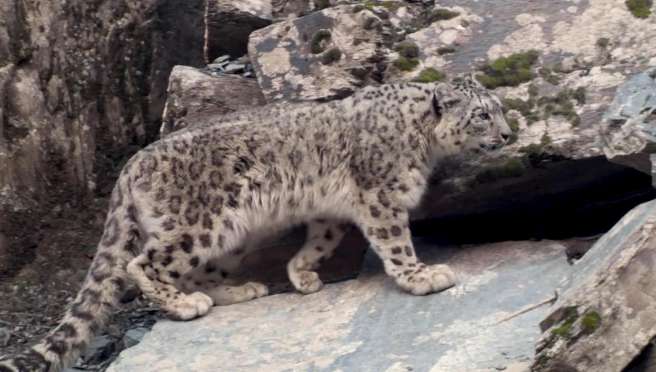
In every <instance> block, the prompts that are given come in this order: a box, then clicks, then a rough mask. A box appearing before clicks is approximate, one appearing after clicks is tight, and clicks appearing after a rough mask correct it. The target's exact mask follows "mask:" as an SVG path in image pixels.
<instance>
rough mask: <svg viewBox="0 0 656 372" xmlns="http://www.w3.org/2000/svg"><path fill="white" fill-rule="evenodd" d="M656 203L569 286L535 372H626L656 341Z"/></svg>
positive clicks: (580, 267)
mask: <svg viewBox="0 0 656 372" xmlns="http://www.w3.org/2000/svg"><path fill="white" fill-rule="evenodd" d="M655 260H656V201H651V202H648V203H645V204H642V205H640V206H638V207H636V208H635V209H634V210H632V211H631V212H630V213H628V214H627V215H626V216H625V217H624V218H623V219H622V220H621V221H620V222H618V223H617V224H616V225H615V227H613V229H612V230H611V231H609V232H608V233H607V234H606V235H604V236H603V237H602V238H601V239H600V240H599V241H598V242H597V243H596V244H595V245H594V246H593V247H592V248H591V249H590V250H589V251H588V253H587V254H586V255H585V256H583V258H582V259H581V260H580V261H578V262H577V264H576V265H575V267H574V268H575V269H574V270H573V272H572V274H571V275H570V276H568V278H567V280H566V281H565V282H564V284H563V289H562V295H561V296H560V297H559V299H558V301H557V303H556V304H555V305H554V306H553V308H551V309H550V310H549V316H547V317H546V319H545V320H544V321H543V322H542V323H541V327H542V330H543V331H544V333H543V335H542V337H541V340H540V342H539V343H538V345H537V351H538V354H537V356H536V361H535V363H534V364H533V370H534V371H553V372H556V371H572V372H577V371H580V372H584V371H595V372H615V371H621V370H623V368H624V367H626V366H627V365H628V364H629V362H630V361H631V360H632V359H633V358H634V357H635V356H636V355H638V353H640V351H641V350H642V349H643V348H644V347H645V346H646V345H647V344H648V343H649V341H650V340H651V339H652V338H653V337H654V335H656V302H654V297H656V287H654V282H655V281H656V272H654V270H653V262H654V261H655Z"/></svg>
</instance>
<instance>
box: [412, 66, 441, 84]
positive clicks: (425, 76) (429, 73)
mask: <svg viewBox="0 0 656 372" xmlns="http://www.w3.org/2000/svg"><path fill="white" fill-rule="evenodd" d="M445 78H446V75H445V74H444V73H443V72H441V71H438V70H436V69H434V68H432V67H428V68H425V69H423V70H421V72H420V73H419V76H417V77H416V78H415V79H414V81H416V82H419V83H432V82H434V81H442V80H444V79H445Z"/></svg>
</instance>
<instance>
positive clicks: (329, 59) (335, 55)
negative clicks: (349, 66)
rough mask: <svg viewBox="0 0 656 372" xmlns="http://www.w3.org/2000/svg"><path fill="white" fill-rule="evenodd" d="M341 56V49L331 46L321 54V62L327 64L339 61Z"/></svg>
mask: <svg viewBox="0 0 656 372" xmlns="http://www.w3.org/2000/svg"><path fill="white" fill-rule="evenodd" d="M341 58H342V51H341V50H339V48H332V49H329V50H328V51H326V52H325V53H324V54H323V55H322V56H321V63H323V64H324V65H329V64H332V63H335V62H337V61H339V60H340V59H341Z"/></svg>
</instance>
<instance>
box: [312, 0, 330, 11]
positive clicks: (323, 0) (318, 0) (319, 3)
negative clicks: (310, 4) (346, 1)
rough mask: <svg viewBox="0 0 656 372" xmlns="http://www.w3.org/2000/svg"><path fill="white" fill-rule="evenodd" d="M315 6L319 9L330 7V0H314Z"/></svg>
mask: <svg viewBox="0 0 656 372" xmlns="http://www.w3.org/2000/svg"><path fill="white" fill-rule="evenodd" d="M314 6H315V8H316V9H317V10H322V9H326V8H329V7H330V0H314Z"/></svg>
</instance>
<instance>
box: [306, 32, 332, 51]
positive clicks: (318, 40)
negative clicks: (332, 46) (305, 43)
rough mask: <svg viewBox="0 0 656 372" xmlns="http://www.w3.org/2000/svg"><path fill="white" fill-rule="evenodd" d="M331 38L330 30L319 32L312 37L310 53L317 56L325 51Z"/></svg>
mask: <svg viewBox="0 0 656 372" xmlns="http://www.w3.org/2000/svg"><path fill="white" fill-rule="evenodd" d="M331 38H332V34H331V33H330V30H325V29H324V30H319V31H317V32H315V33H314V35H312V41H310V51H311V52H312V54H319V53H322V52H323V51H324V50H326V47H327V45H328V43H330V40H331Z"/></svg>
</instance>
